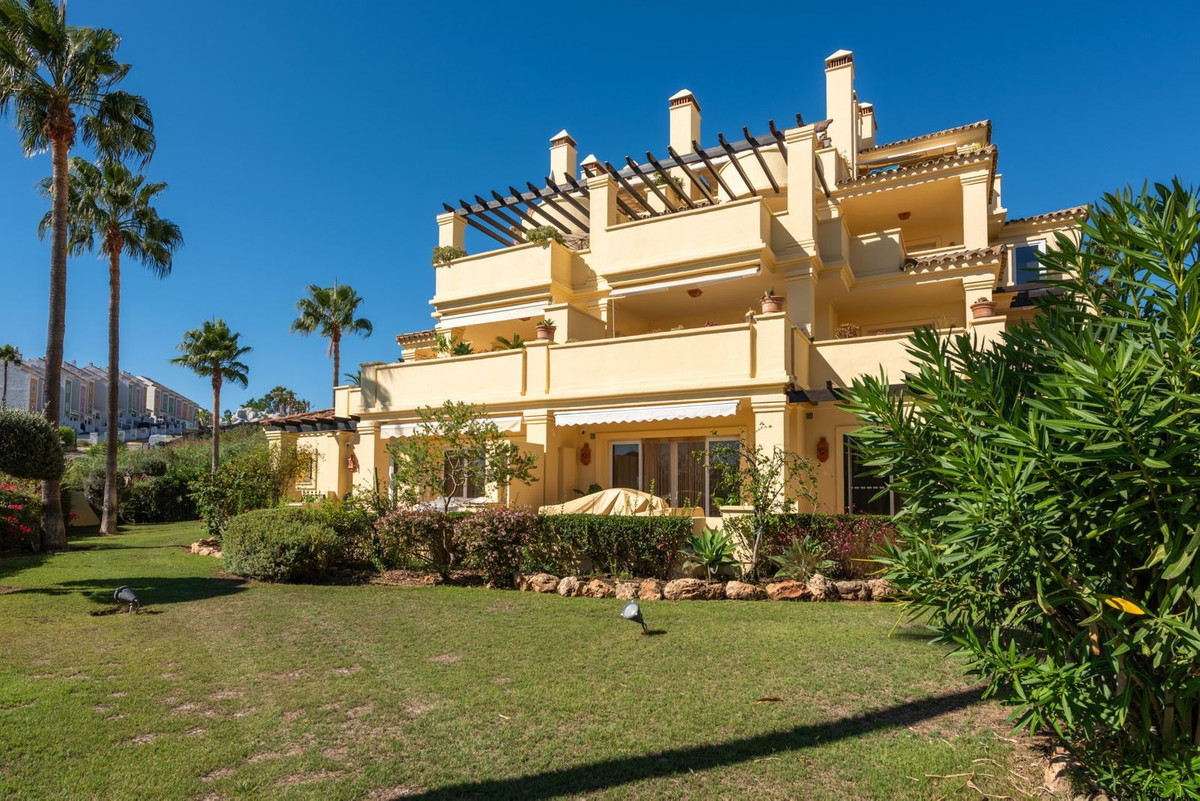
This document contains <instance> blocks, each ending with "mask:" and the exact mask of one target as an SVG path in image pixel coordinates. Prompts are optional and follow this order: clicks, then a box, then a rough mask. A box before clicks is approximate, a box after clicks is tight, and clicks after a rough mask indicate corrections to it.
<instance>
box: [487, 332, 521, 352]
mask: <svg viewBox="0 0 1200 801" xmlns="http://www.w3.org/2000/svg"><path fill="white" fill-rule="evenodd" d="M523 347H525V340H524V339H522V338H521V335H520V334H513V335H512V338H511V339H510V338H508V337H496V339H495V343H494V344H493V345H492V350H520V349H521V348H523Z"/></svg>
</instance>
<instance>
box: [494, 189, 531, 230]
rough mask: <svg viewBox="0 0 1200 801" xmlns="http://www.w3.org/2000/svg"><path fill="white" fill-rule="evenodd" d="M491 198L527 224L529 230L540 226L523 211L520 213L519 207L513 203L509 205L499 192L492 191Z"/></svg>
mask: <svg viewBox="0 0 1200 801" xmlns="http://www.w3.org/2000/svg"><path fill="white" fill-rule="evenodd" d="M492 197H494V198H496V200H497V201H499V202H500V203H503V204H504V208H506V209H508V210H509V211H511V212H512V213H513V214H515V215H517V216H518V217H520V218H521V219H522V220H524V221H525V222H527V223H529V227H530V228H537V227H538V226H539V225H540V224H541V223H539V222H538V221H537V220H535V219H533V218H532V217H530V216H529V215H528V214H526V213H525V212H524V211H522V210H521V207H520V206H517V205H516V204H515V203H509V201H508V199H507V198H505V197H504V196H503V195H501V194H500V193H499V192H497V191H496V190H495V189H493V190H492Z"/></svg>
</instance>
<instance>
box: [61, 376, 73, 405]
mask: <svg viewBox="0 0 1200 801" xmlns="http://www.w3.org/2000/svg"><path fill="white" fill-rule="evenodd" d="M74 387H75V385H74V382H72V381H71V379H69V378H68V379H67V383H66V389H65V390H64V391H63V397H64V401H65V402H64V403H63V408H64V409H66V410H68V411H70V410H72V409H74V408H75V407H74V406H72V405H71V399H72V394H71V393H72V391H73V390H74Z"/></svg>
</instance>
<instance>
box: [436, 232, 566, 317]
mask: <svg viewBox="0 0 1200 801" xmlns="http://www.w3.org/2000/svg"><path fill="white" fill-rule="evenodd" d="M578 264H579V257H578V256H577V255H576V254H575V253H574V252H573V251H571V250H569V249H567V248H566V247H563V246H562V245H560V244H558V243H557V242H549V243H546V244H544V245H543V244H533V245H517V246H514V247H510V248H505V249H503V250H494V251H490V252H488V253H480V254H478V255H475V256H466V257H464V258H461V259H455V260H454V262H453V263H451V264H447V265H439V266H438V267H437V268H436V271H435V279H434V280H435V283H434V287H435V291H434V298H433V303H434V304H435V306H436V307H437V308H438V309H442V308H445V307H455V306H461V305H464V304H468V303H473V302H480V301H483V300H485V299H490V298H503V299H506V300H513V299H518V298H522V297H546V296H548V295H550V294H551V287H553V286H554V285H558V286H560V287H563V288H565V289H567V290H569V289H570V287H571V285H572V283H573V279H574V278H575V270H576V268H577V265H578Z"/></svg>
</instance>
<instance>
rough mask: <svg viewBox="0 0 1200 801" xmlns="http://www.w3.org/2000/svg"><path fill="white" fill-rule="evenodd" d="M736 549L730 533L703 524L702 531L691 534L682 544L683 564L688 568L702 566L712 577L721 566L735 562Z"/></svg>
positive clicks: (709, 576) (727, 565)
mask: <svg viewBox="0 0 1200 801" xmlns="http://www.w3.org/2000/svg"><path fill="white" fill-rule="evenodd" d="M736 550H737V545H735V544H734V542H733V535H732V534H730V533H727V532H724V531H721V530H720V529H711V528H708V527H707V526H705V528H704V532H703V533H701V534H695V535H693V536H692V538H691V539H690V540H688V542H687V543H686V544H685V545H684V546H683V549H682V553H683V556H684V563H683V566H684V567H685V568H688V569H694V568H697V567H702V568H704V572H705V573H706V574H707V576H708V578H709V579H712V577H713V574H714V573H716V572H717V571H719V570H720V569H721V568H723V567H732V566H733V565H736V564H737V560H736V559H734V558H733V555H734V552H735V551H736Z"/></svg>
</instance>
